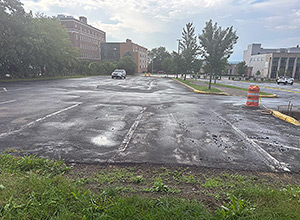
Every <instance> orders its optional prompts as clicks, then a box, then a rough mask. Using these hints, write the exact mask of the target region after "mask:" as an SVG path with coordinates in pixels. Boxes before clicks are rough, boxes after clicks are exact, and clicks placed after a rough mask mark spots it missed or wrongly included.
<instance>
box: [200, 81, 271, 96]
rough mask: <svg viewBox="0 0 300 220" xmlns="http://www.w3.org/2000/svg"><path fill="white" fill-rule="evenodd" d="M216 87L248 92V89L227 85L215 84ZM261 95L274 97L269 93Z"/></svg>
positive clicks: (261, 93)
mask: <svg viewBox="0 0 300 220" xmlns="http://www.w3.org/2000/svg"><path fill="white" fill-rule="evenodd" d="M205 83H206V84H208V82H205ZM213 85H216V86H220V87H226V88H232V89H238V90H244V91H248V89H246V88H241V87H237V86H231V85H225V84H220V83H216V84H213ZM259 94H260V95H273V94H271V93H267V92H259Z"/></svg>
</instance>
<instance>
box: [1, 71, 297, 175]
mask: <svg viewBox="0 0 300 220" xmlns="http://www.w3.org/2000/svg"><path fill="white" fill-rule="evenodd" d="M245 86H246V85H245ZM265 90H268V89H265ZM269 90H270V89H269ZM266 92H268V91H266ZM280 93H281V95H280V98H276V99H264V100H263V101H264V102H265V104H266V105H269V106H278V105H281V104H280V103H281V102H283V101H285V99H293V100H294V101H295V100H296V101H297V100H300V98H299V95H300V94H297V93H292V94H291V93H288V92H284V91H280ZM295 97H296V98H297V97H298V99H296V98H295ZM245 103H246V98H245V97H238V96H233V97H228V96H216V95H202V94H196V93H192V92H190V90H189V89H187V88H185V87H183V86H182V85H180V84H178V83H176V82H174V81H173V80H171V79H164V78H162V79H159V78H152V77H139V76H135V77H128V78H127V79H126V80H113V79H110V78H109V77H90V78H80V79H66V80H49V81H39V82H14V83H12V82H11V83H0V150H1V151H3V150H9V151H12V150H15V149H16V150H20V151H22V152H23V153H30V154H38V155H40V156H42V157H47V158H55V159H60V158H61V159H64V160H65V161H66V162H78V163H99V162H101V163H106V162H109V163H123V162H126V163H127V162H130V163H156V164H187V165H197V166H205V167H214V168H228V169H243V170H265V171H270V170H273V171H292V172H299V171H300V128H299V127H296V126H294V125H291V124H288V123H287V122H284V121H281V120H279V119H276V118H273V117H272V116H270V115H265V114H262V113H261V111H262V108H260V109H249V108H246V107H245Z"/></svg>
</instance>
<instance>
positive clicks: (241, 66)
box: [236, 61, 247, 76]
mask: <svg viewBox="0 0 300 220" xmlns="http://www.w3.org/2000/svg"><path fill="white" fill-rule="evenodd" d="M236 68H237V73H238V74H239V75H240V76H242V75H244V74H245V73H246V70H247V65H246V62H245V61H243V62H239V63H238V64H237V65H236Z"/></svg>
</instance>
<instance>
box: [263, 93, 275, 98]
mask: <svg viewBox="0 0 300 220" xmlns="http://www.w3.org/2000/svg"><path fill="white" fill-rule="evenodd" d="M259 96H260V97H262V98H277V97H278V96H277V95H276V94H273V95H259Z"/></svg>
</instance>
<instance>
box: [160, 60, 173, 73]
mask: <svg viewBox="0 0 300 220" xmlns="http://www.w3.org/2000/svg"><path fill="white" fill-rule="evenodd" d="M161 66H162V69H163V70H164V71H165V72H166V73H171V72H172V66H173V62H172V58H171V57H168V58H165V59H164V60H163V62H162V64H161Z"/></svg>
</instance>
